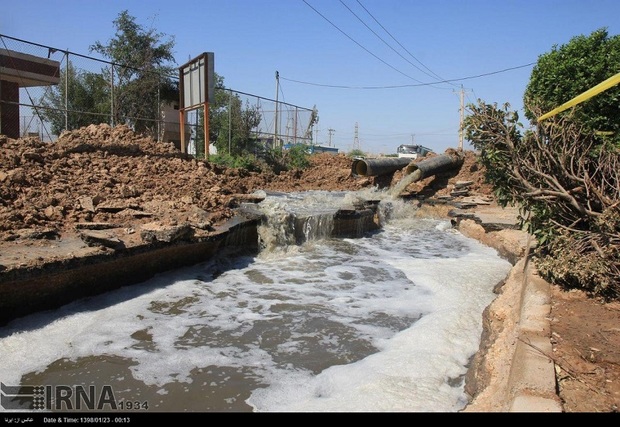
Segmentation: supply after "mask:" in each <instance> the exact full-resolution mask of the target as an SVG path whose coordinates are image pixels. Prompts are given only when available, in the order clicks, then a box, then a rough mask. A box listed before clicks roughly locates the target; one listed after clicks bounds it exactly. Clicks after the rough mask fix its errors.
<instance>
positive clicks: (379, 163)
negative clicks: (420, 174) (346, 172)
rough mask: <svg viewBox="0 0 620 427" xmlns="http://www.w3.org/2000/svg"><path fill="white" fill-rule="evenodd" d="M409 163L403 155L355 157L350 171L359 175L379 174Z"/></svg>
mask: <svg viewBox="0 0 620 427" xmlns="http://www.w3.org/2000/svg"><path fill="white" fill-rule="evenodd" d="M409 163H411V159H408V158H405V157H382V158H380V159H355V160H353V164H352V165H351V172H352V173H353V174H354V175H359V176H379V175H387V174H390V173H394V172H396V171H398V170H401V169H402V168H404V167H405V166H407V165H408V164H409Z"/></svg>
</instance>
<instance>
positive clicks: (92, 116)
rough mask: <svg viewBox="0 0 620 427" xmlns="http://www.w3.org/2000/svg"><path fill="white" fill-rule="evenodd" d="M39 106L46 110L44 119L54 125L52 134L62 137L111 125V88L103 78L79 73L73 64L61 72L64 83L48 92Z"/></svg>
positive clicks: (97, 75) (83, 72) (42, 112)
mask: <svg viewBox="0 0 620 427" xmlns="http://www.w3.org/2000/svg"><path fill="white" fill-rule="evenodd" d="M65 100H66V104H65ZM39 104H40V105H41V106H43V107H44V108H42V109H41V110H40V114H41V116H42V117H43V118H44V119H45V120H46V121H48V122H50V123H51V125H52V133H54V134H55V135H59V134H60V133H61V132H62V131H63V130H71V129H78V128H80V127H82V126H87V125H89V124H91V123H95V122H106V121H108V120H109V117H110V90H109V85H108V84H107V82H106V81H105V79H104V78H103V76H102V75H101V74H97V73H90V72H86V71H79V70H76V68H75V67H74V66H73V64H72V63H71V62H69V63H68V65H67V68H65V69H62V70H61V73H60V83H59V84H58V85H57V86H53V87H52V88H51V89H50V90H49V91H46V93H45V95H44V96H43V97H42V98H41V99H40V100H39ZM65 107H66V110H67V111H66V113H65ZM65 114H66V116H65Z"/></svg>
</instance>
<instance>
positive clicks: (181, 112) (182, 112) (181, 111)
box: [179, 108, 185, 153]
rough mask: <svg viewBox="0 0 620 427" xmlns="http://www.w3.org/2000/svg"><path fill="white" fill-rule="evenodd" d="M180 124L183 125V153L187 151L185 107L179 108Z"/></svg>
mask: <svg viewBox="0 0 620 427" xmlns="http://www.w3.org/2000/svg"><path fill="white" fill-rule="evenodd" d="M179 125H180V126H181V153H185V109H184V108H179Z"/></svg>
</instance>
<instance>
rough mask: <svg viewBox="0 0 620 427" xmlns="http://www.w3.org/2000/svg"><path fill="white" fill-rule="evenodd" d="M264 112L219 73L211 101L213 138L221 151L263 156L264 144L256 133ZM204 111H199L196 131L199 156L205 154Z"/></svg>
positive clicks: (213, 142)
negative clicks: (245, 99) (230, 86)
mask: <svg viewBox="0 0 620 427" xmlns="http://www.w3.org/2000/svg"><path fill="white" fill-rule="evenodd" d="M261 120H262V114H261V113H260V111H259V109H258V107H257V106H255V105H250V104H249V103H247V102H246V105H245V106H243V104H242V101H241V98H239V96H238V95H235V94H233V92H232V91H230V90H227V89H225V88H224V78H223V77H221V76H219V75H217V73H216V74H215V94H214V100H213V102H211V103H209V142H210V144H214V145H215V147H216V149H217V152H218V153H219V154H223V153H226V154H229V155H230V156H232V157H243V156H246V155H249V154H252V155H255V156H260V154H261V152H262V151H264V148H263V147H264V144H263V143H262V141H260V140H258V139H257V138H256V137H255V136H254V135H253V133H254V130H255V128H256V127H257V126H258V125H259V124H260V122H261ZM203 126H204V113H203V111H202V110H199V111H198V126H197V129H196V131H197V135H196V138H195V139H196V145H197V149H198V151H197V157H201V158H204V135H203V134H204V132H203Z"/></svg>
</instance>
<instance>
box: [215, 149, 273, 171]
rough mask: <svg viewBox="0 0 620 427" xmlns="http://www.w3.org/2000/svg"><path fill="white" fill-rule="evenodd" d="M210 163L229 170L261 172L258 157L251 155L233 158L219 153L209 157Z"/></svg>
mask: <svg viewBox="0 0 620 427" xmlns="http://www.w3.org/2000/svg"><path fill="white" fill-rule="evenodd" d="M209 161H210V162H212V163H215V164H218V165H222V166H226V167H228V168H234V169H244V170H247V171H250V172H259V171H260V170H261V168H260V162H259V161H258V159H257V157H256V156H254V155H251V154H246V155H243V156H232V155H230V154H227V153H223V154H219V153H218V154H214V155H211V156H209Z"/></svg>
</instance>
